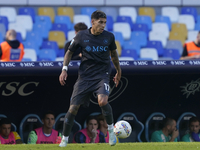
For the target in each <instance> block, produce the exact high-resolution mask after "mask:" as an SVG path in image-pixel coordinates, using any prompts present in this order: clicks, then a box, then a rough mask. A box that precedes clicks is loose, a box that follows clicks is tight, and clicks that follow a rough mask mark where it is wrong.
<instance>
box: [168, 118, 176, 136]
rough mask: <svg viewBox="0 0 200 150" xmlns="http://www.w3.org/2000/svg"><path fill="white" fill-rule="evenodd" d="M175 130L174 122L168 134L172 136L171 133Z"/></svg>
mask: <svg viewBox="0 0 200 150" xmlns="http://www.w3.org/2000/svg"><path fill="white" fill-rule="evenodd" d="M174 130H176V121H173V124H172V125H171V126H170V132H169V133H170V134H172V132H173V131H174Z"/></svg>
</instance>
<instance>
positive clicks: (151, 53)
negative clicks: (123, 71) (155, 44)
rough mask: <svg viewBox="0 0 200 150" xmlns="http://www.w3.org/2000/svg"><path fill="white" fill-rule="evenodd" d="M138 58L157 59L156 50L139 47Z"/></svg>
mask: <svg viewBox="0 0 200 150" xmlns="http://www.w3.org/2000/svg"><path fill="white" fill-rule="evenodd" d="M140 58H148V59H149V58H151V59H152V60H158V52H157V50H156V49H155V48H142V49H140Z"/></svg>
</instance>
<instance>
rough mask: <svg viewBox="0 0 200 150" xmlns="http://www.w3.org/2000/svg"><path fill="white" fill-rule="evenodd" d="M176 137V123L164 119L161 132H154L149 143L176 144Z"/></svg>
mask: <svg viewBox="0 0 200 150" xmlns="http://www.w3.org/2000/svg"><path fill="white" fill-rule="evenodd" d="M178 135H179V132H178V130H177V129H176V121H175V120H174V119H172V118H165V119H164V120H163V128H162V130H159V131H155V132H153V134H152V135H151V142H177V137H178Z"/></svg>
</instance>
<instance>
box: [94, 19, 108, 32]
mask: <svg viewBox="0 0 200 150" xmlns="http://www.w3.org/2000/svg"><path fill="white" fill-rule="evenodd" d="M105 27H106V18H99V19H97V20H96V19H92V28H93V29H95V31H96V33H97V34H101V33H102V32H103V31H104V28H105Z"/></svg>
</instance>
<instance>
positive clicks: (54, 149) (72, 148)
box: [0, 142, 200, 150]
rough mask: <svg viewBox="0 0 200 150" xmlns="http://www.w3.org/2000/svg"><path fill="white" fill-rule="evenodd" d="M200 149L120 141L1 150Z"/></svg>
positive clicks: (5, 148) (187, 145) (198, 146)
mask: <svg viewBox="0 0 200 150" xmlns="http://www.w3.org/2000/svg"><path fill="white" fill-rule="evenodd" d="M62 149H67V150H80V149H82V150H194V149H195V150H198V149H199V150H200V144H199V143H197V142H196V143H181V142H178V143H118V144H117V145H116V146H110V145H108V144H68V145H67V147H58V145H57V144H54V145H52V144H48V145H47V144H43V145H39V144H37V145H27V144H22V145H0V150H62Z"/></svg>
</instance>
